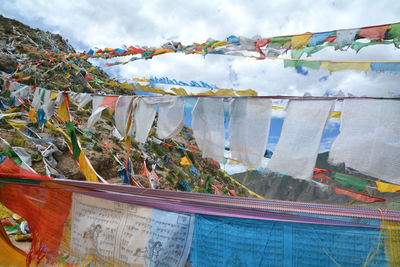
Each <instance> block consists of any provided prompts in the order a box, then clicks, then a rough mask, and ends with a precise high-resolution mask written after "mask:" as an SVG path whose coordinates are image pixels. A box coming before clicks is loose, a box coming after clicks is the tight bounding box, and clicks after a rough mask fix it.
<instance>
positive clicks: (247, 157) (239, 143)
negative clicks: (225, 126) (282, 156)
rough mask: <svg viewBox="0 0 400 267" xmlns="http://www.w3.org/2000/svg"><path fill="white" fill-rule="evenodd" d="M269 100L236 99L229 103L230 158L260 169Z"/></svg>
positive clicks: (267, 120)
mask: <svg viewBox="0 0 400 267" xmlns="http://www.w3.org/2000/svg"><path fill="white" fill-rule="evenodd" d="M271 111H272V101H271V99H256V98H236V99H234V100H233V101H232V103H231V114H230V116H231V119H230V121H229V141H230V151H231V153H232V158H233V159H235V160H238V161H240V162H242V163H244V164H245V165H248V166H250V167H253V168H260V167H261V165H262V159H263V157H264V153H265V150H266V148H267V142H268V135H269V126H270V120H271Z"/></svg>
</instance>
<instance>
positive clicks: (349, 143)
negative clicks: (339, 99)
mask: <svg viewBox="0 0 400 267" xmlns="http://www.w3.org/2000/svg"><path fill="white" fill-rule="evenodd" d="M399 114H400V101H395V100H371V99H346V100H344V105H343V112H342V115H341V125H340V134H339V136H338V137H337V138H336V140H335V141H334V142H333V144H332V148H331V151H330V153H329V161H330V162H331V163H333V164H338V163H342V162H343V163H345V165H346V167H350V168H353V169H356V170H357V171H359V172H361V173H364V174H366V175H370V176H373V177H376V178H379V179H382V180H385V181H387V182H389V183H395V184H400V116H399Z"/></svg>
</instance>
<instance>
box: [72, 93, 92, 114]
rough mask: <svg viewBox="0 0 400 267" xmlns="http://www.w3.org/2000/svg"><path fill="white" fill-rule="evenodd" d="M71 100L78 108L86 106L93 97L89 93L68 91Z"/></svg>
mask: <svg viewBox="0 0 400 267" xmlns="http://www.w3.org/2000/svg"><path fill="white" fill-rule="evenodd" d="M69 95H70V96H71V100H72V101H73V102H74V103H75V105H77V106H78V110H80V109H82V108H83V107H84V106H86V105H87V104H88V103H89V102H90V101H91V100H92V98H93V96H92V95H91V94H88V93H75V92H70V93H69Z"/></svg>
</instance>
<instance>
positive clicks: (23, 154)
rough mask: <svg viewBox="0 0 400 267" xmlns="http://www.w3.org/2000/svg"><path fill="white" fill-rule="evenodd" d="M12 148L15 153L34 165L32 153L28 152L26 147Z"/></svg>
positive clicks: (30, 164)
mask: <svg viewBox="0 0 400 267" xmlns="http://www.w3.org/2000/svg"><path fill="white" fill-rule="evenodd" d="M12 150H14V152H15V154H17V156H18V157H19V158H20V159H21V160H22V161H23V162H25V163H26V164H28V165H29V166H32V158H31V155H30V154H29V153H28V152H26V150H25V148H23V147H19V146H13V147H12Z"/></svg>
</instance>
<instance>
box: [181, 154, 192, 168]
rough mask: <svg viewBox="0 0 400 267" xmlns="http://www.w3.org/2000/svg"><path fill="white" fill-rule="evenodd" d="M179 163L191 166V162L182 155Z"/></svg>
mask: <svg viewBox="0 0 400 267" xmlns="http://www.w3.org/2000/svg"><path fill="white" fill-rule="evenodd" d="M181 165H182V166H184V165H188V166H192V163H191V162H190V160H189V159H188V158H187V157H186V156H184V157H183V158H182V159H181Z"/></svg>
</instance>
